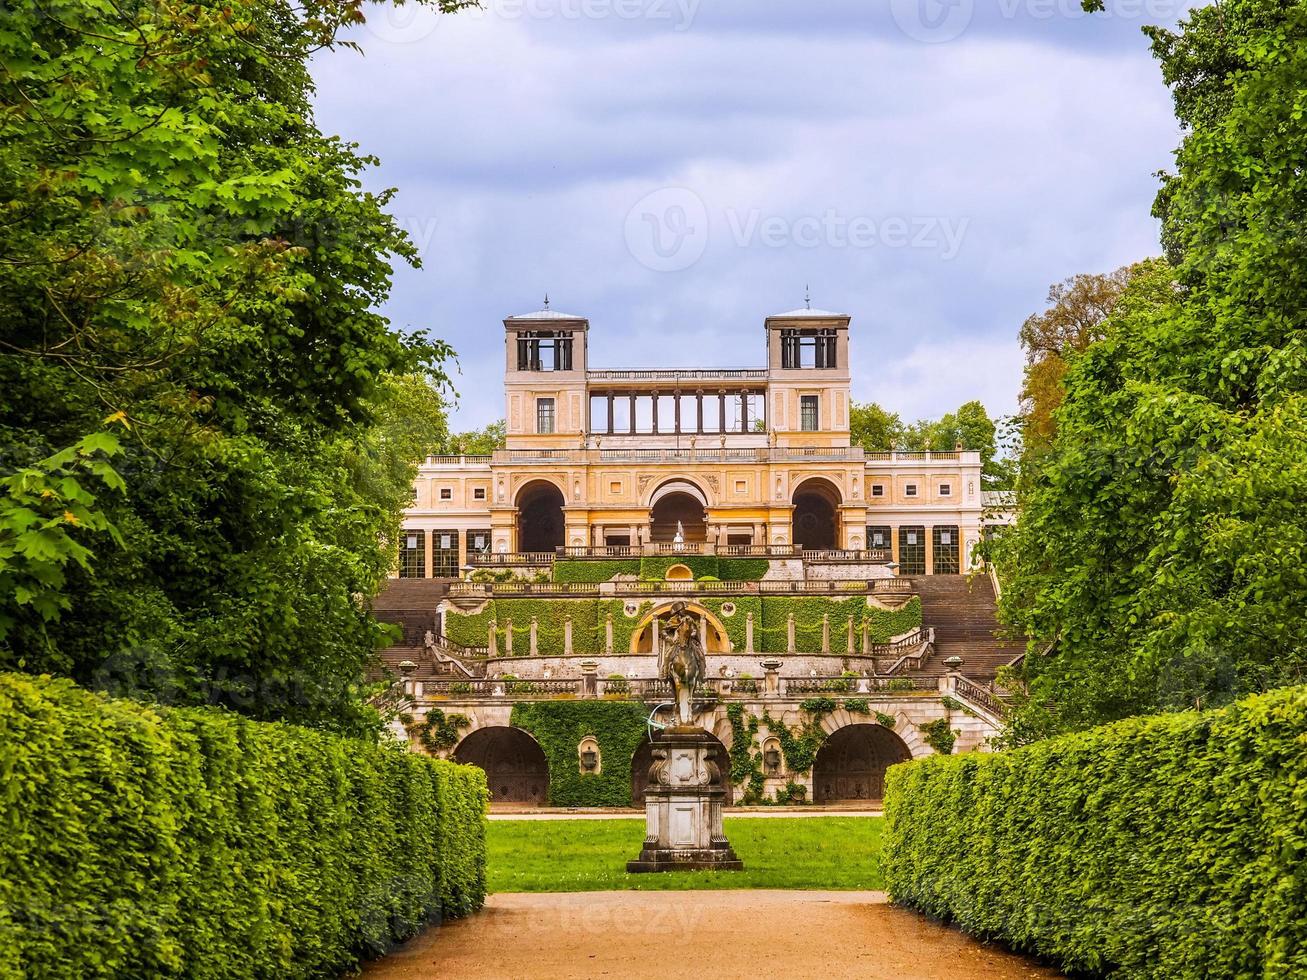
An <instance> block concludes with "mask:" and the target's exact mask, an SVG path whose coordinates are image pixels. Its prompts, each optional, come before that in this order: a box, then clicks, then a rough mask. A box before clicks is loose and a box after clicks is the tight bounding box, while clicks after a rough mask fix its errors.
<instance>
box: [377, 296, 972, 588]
mask: <svg viewBox="0 0 1307 980" xmlns="http://www.w3.org/2000/svg"><path fill="white" fill-rule="evenodd" d="M849 327H850V317H849V316H847V315H843V314H836V313H828V312H825V311H821V310H811V309H801V310H794V311H791V312H789V313H784V314H780V315H777V316H771V317H768V318H767V319H766V320H765V322H764V330H765V354H766V360H765V364H766V366H765V367H761V368H722V369H716V368H697V369H679V368H669V369H638V370H636V369H616V370H614V369H592V368H591V367H590V366H589V363H588V339H589V331H590V324H589V321H588V320H587V319H586V318H584V317H577V316H570V315H568V314H564V313H559V312H557V311H554V310H540V311H537V312H535V313H531V314H526V315H523V316H514V317H509V318H507V319H506V320H504V379H503V380H504V391H505V419H506V422H507V445H506V448H505V449H503V450H500V451H498V452H496V453H494V454H493V455H492V456H475V457H473V456H462V457H431V458H429V459H428V460H427V461H426V462H425V463H424V464H423V465H422V466H421V467H420V470H419V473H418V477H417V480H416V483H415V487H414V502H413V506H412V507H410V508H409V510H408V511H407V513H406V516H405V522H404V527H405V535H404V539H403V540H402V541H401V553H400V564H399V568H398V574H400V575H402V576H415V577H432V576H453V575H456V574H458V573H459V570H460V569H462V568H464V567H465V566H467V565H468V564H469V562H472V563H475V564H484V563H493V561H495V560H498V559H496V558H495V557H494V556H516V555H521V554H524V553H540V552H556V550H557V549H559V548H563V549H591V550H593V549H606V550H608V551H611V552H613V553H621V554H626V553H631V552H635V553H647V552H651V551H652V552H655V553H656V552H659V551H668V550H671V549H675V550H676V551H686V552H691V553H693V552H695V551H699V552H704V553H711V552H717V553H730V554H764V553H774V554H783V553H787V552H792V551H794V550H799V549H801V550H808V551H844V552H854V553H859V552H866V553H874V554H873V555H872V556H873V557H880V558H881V559H882V560H884V559H886V558H888V559H889V560H892V561H894V562H896V563H898V565H899V566H900V568H901V569H902V573H903V574H936V573H956V572H958V571H965V570H966V569H967V568H968V567H969V566H970V563H971V556H972V552H973V549H974V548H975V546H976V544H977V543H978V542H979V540H980V536H981V528H982V523H983V521H982V514H983V507H982V492H981V484H980V468H981V461H980V457H979V454H978V453H974V452H950V453H865V452H864V451H863V450H862V449H861V448H860V447H855V446H851V445H850V440H849V406H850V375H849ZM852 557H856V556H852Z"/></svg>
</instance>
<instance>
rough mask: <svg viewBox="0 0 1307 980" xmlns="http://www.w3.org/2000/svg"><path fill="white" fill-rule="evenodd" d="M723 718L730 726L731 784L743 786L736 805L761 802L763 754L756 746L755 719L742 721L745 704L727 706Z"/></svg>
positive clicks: (749, 804)
mask: <svg viewBox="0 0 1307 980" xmlns="http://www.w3.org/2000/svg"><path fill="white" fill-rule="evenodd" d="M726 719H727V721H729V722H730V723H731V751H730V756H731V782H732V783H733V784H735V785H736V786H740V787H743V791H744V792H743V795H742V796H741V797H740V800H739V802H740V803H743V804H744V805H746V806H751V805H753V804H755V803H760V802H762V787H763V774H762V752H760V751H758V750H757V748H756V747H755V740H756V738H757V735H758V719H757V718H756V717H755V716H754V715H749V716H748V718H747V719H746V718H745V715H744V705H742V704H731V705H727V707H726Z"/></svg>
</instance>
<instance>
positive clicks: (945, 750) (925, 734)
mask: <svg viewBox="0 0 1307 980" xmlns="http://www.w3.org/2000/svg"><path fill="white" fill-rule="evenodd" d="M917 729H918V730H919V731H920V732H921V739H922V741H924V742H925V743H926V744H927V745H929V746H930V747H931V748H932V749H934V750H935V751H936V752H938V753H939V754H940V755H952V754H953V744H954V743H955V742H956V741H957V732H955V731H954V730H953V725H952V722H950V721H949V719H947V718H936V719H935V720H934V721H928V722H926V723H925V724H921V725H918V726H917Z"/></svg>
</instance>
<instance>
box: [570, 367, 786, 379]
mask: <svg viewBox="0 0 1307 980" xmlns="http://www.w3.org/2000/svg"><path fill="white" fill-rule="evenodd" d="M585 376H586V380H588V381H701V380H708V379H716V378H726V379H729V380H731V381H766V380H767V376H768V371H767V369H766V368H654V369H643V368H634V369H628V368H617V369H615V370H602V371H587V372H586V373H585Z"/></svg>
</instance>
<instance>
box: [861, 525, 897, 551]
mask: <svg viewBox="0 0 1307 980" xmlns="http://www.w3.org/2000/svg"><path fill="white" fill-rule="evenodd" d="M893 533H894V531H893V529H891V528H888V527H884V526H873V527H868V528H867V547H868V548H870V549H871V550H873V551H878V550H882V549H883V550H885V551H889V550H890V543H891V541H892V538H891V535H892V534H893Z"/></svg>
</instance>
